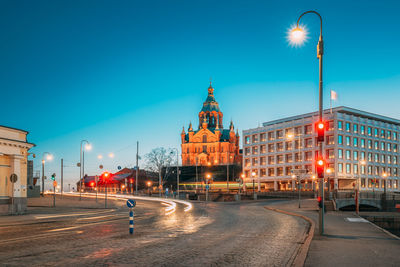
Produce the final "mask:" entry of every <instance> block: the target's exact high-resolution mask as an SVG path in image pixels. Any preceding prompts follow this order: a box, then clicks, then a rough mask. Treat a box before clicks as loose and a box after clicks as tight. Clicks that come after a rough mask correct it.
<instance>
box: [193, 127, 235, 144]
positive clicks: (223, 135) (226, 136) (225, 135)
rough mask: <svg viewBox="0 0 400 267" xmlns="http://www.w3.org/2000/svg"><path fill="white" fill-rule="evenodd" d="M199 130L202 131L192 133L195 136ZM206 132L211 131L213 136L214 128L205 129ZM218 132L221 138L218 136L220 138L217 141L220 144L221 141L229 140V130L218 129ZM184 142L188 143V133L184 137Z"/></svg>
mask: <svg viewBox="0 0 400 267" xmlns="http://www.w3.org/2000/svg"><path fill="white" fill-rule="evenodd" d="M200 130H202V129H199V130H197V131H194V134H197V133H198V132H199V131H200ZM207 130H209V131H211V132H212V133H214V134H215V128H207ZM219 131H220V132H221V136H220V138H219V141H220V142H221V141H229V138H230V132H231V131H230V130H229V129H219ZM185 140H186V141H187V142H188V141H189V133H187V134H186V135H185Z"/></svg>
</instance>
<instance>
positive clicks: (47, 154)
mask: <svg viewBox="0 0 400 267" xmlns="http://www.w3.org/2000/svg"><path fill="white" fill-rule="evenodd" d="M45 156H46V159H47V160H52V159H53V155H52V154H50V153H49V152H43V155H42V197H44V163H45V162H46V161H45V159H44V157H45Z"/></svg>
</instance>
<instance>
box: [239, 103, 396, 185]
mask: <svg viewBox="0 0 400 267" xmlns="http://www.w3.org/2000/svg"><path fill="white" fill-rule="evenodd" d="M324 120H325V121H326V122H327V125H328V127H327V131H326V134H325V141H324V145H323V151H324V155H323V156H324V158H325V159H326V165H327V167H326V171H325V178H326V181H327V185H326V186H327V187H328V184H329V189H338V190H341V189H354V188H355V187H359V188H360V190H384V186H385V180H386V184H387V190H388V191H399V182H400V181H399V167H400V166H399V156H400V153H399V145H400V140H399V134H400V120H397V119H393V118H389V117H385V116H381V115H377V114H373V113H369V112H365V111H360V110H356V109H353V108H348V107H337V108H333V109H332V110H325V111H324ZM317 121H318V112H314V113H308V114H303V115H298V116H293V117H288V118H284V119H280V120H275V121H270V122H265V123H263V126H262V127H258V128H254V129H248V130H244V131H243V170H244V176H245V181H246V182H247V183H249V182H253V181H255V183H256V185H258V187H259V188H260V189H261V190H262V189H268V190H292V189H294V187H295V183H296V180H297V179H298V176H300V179H301V183H302V188H304V189H306V190H312V189H313V188H314V184H315V183H314V182H315V180H316V179H315V170H314V169H315V159H316V158H317V157H318V150H319V146H318V142H317V140H316V139H317V137H316V132H315V127H314V125H315V123H316V122H317ZM294 169H300V170H302V171H298V172H295V173H296V175H295V176H296V177H295V176H294V175H293V171H292V170H294ZM298 173H302V174H301V175H298ZM294 178H295V179H294Z"/></svg>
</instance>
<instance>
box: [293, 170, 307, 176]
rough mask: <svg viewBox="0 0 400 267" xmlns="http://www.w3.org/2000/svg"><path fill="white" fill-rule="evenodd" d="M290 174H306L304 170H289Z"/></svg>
mask: <svg viewBox="0 0 400 267" xmlns="http://www.w3.org/2000/svg"><path fill="white" fill-rule="evenodd" d="M291 172H292V173H293V174H295V175H300V174H307V170H306V169H294V170H291Z"/></svg>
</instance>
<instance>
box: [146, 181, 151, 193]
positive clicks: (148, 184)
mask: <svg viewBox="0 0 400 267" xmlns="http://www.w3.org/2000/svg"><path fill="white" fill-rule="evenodd" d="M150 186H151V182H150V181H148V182H147V191H148V195H149V196H150Z"/></svg>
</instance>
